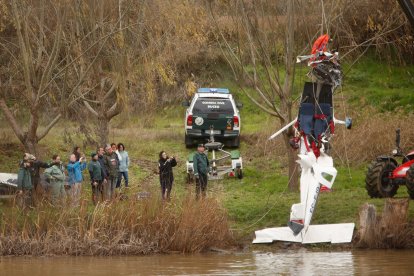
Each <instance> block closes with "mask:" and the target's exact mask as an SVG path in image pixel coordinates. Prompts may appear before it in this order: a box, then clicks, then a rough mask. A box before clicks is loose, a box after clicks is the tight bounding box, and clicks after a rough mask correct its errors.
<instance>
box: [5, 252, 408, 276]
mask: <svg viewBox="0 0 414 276" xmlns="http://www.w3.org/2000/svg"><path fill="white" fill-rule="evenodd" d="M413 253H414V252H413V251H393V250H382V251H380V250H378V251H373V250H366V251H344V252H310V251H307V250H304V249H303V250H295V251H281V252H277V253H240V254H228V255H227V254H226V255H219V254H204V255H202V254H200V255H156V256H124V257H36V258H30V257H10V258H0V275H30V276H38V275H39V276H45V275H54V276H55V275H56V276H57V275H70V276H75V275H76V276H78V275H79V276H80V275H99V276H102V275H251V274H254V275H354V274H355V275H378V274H387V275H389V274H391V273H392V274H396V275H410V274H412V272H413V269H414V254H413Z"/></svg>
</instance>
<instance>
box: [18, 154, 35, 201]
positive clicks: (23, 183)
mask: <svg viewBox="0 0 414 276" xmlns="http://www.w3.org/2000/svg"><path fill="white" fill-rule="evenodd" d="M31 157H34V156H33V155H31V154H28V153H25V154H24V156H23V160H22V161H21V162H20V166H19V172H18V174H17V190H18V195H19V197H18V204H19V205H20V207H22V208H26V207H32V206H33V193H32V191H33V183H32V175H31V171H30V167H31V166H32V163H33V162H32V161H33V158H31ZM31 159H32V160H31Z"/></svg>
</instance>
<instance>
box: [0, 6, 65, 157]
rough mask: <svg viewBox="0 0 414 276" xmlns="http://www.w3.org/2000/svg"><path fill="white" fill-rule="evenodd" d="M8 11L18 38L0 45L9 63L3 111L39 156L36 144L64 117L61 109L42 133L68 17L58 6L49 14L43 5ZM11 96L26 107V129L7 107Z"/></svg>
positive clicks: (3, 87) (3, 81)
mask: <svg viewBox="0 0 414 276" xmlns="http://www.w3.org/2000/svg"><path fill="white" fill-rule="evenodd" d="M41 2H42V1H41ZM42 4H44V3H43V2H42ZM9 8H10V16H11V22H12V23H13V25H14V28H15V30H14V31H15V36H12V38H11V39H8V40H7V39H5V38H4V39H2V42H1V44H0V46H2V48H3V50H4V51H5V52H6V53H7V58H6V60H8V63H7V64H6V66H7V67H8V72H7V73H8V74H6V72H5V71H4V74H3V76H2V79H1V95H0V108H1V110H2V111H3V113H4V115H5V118H6V120H7V122H8V123H9V125H10V126H11V128H12V129H13V131H14V133H15V134H16V136H17V138H18V139H19V140H20V142H21V143H22V144H23V145H24V147H25V150H26V151H28V152H31V153H37V149H36V145H37V143H38V142H39V141H40V140H41V139H43V138H44V137H45V136H46V135H47V134H48V133H49V131H50V130H51V129H52V127H53V126H54V125H55V124H56V123H57V122H58V121H59V119H60V118H61V117H62V115H61V112H60V109H59V106H58V107H57V110H56V112H54V113H55V115H51V116H47V117H48V119H49V122H48V123H47V124H46V127H45V128H43V129H42V130H40V131H39V126H40V123H41V122H40V121H41V117H42V115H44V114H46V113H48V114H50V113H49V110H46V108H45V106H44V103H45V99H46V98H47V97H48V96H49V95H50V94H51V93H53V88H54V87H53V86H54V84H53V82H50V80H51V79H52V75H53V73H54V71H55V70H57V68H58V67H59V52H60V49H61V46H62V39H61V37H62V22H63V21H64V20H65V14H64V13H63V12H62V10H61V9H60V8H59V6H57V5H56V6H53V9H49V10H48V11H46V9H44V5H43V8H40V9H34V8H33V7H31V6H29V5H25V3H24V2H23V1H22V2H21V1H12V2H11V5H10V7H9ZM50 13H51V14H52V15H53V16H52V19H51V17H49V15H50ZM3 65H4V64H3ZM11 94H14V95H13V96H14V97H16V98H17V99H18V100H19V101H20V104H22V105H24V106H25V108H24V110H25V111H27V115H28V117H29V122H28V124H27V125H26V126H25V125H24V124H22V123H20V122H19V121H18V119H17V117H16V116H15V114H14V112H13V111H12V110H11V109H10V107H9V106H8V103H7V98H6V97H7V95H11ZM55 96H56V94H55ZM25 115H26V114H25Z"/></svg>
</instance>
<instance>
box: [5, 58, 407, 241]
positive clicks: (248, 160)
mask: <svg viewBox="0 0 414 276" xmlns="http://www.w3.org/2000/svg"><path fill="white" fill-rule="evenodd" d="M384 68H386V70H384ZM299 80H300V79H298V80H297V82H299ZM213 85H215V86H220V87H228V88H230V89H231V90H232V91H236V94H237V97H238V98H239V100H241V101H242V102H243V103H244V107H243V109H242V111H241V113H242V137H243V138H242V143H241V148H240V150H241V153H242V156H243V165H244V178H243V179H242V180H238V179H235V178H228V179H224V180H220V181H217V182H210V183H209V193H208V196H209V197H216V198H218V199H219V201H220V202H221V204H222V205H223V206H224V207H225V208H226V210H227V213H228V217H229V220H230V226H231V229H233V230H234V233H236V236H237V237H240V239H245V240H248V239H249V238H251V237H252V233H253V232H254V230H257V229H260V228H263V227H270V226H285V225H286V223H287V221H288V218H289V212H290V206H291V205H292V204H293V203H297V202H298V201H299V193H293V192H289V191H288V189H287V183H288V176H287V169H286V162H285V160H286V158H285V156H284V154H283V148H275V147H277V146H278V145H279V147H280V143H277V142H276V143H269V144H268V143H267V142H266V137H268V134H270V133H272V132H274V131H276V130H277V129H278V128H279V123H278V121H277V120H276V119H275V118H272V117H270V116H269V115H267V114H264V113H263V112H261V111H260V110H258V108H256V107H255V106H254V105H253V104H251V103H250V102H249V101H248V100H247V98H246V97H245V96H244V95H242V94H239V93H237V91H238V88H237V85H236V84H235V83H234V82H232V81H230V80H228V79H220V78H219V79H218V80H216V82H215V83H213ZM297 87H298V89H300V87H299V84H298V85H297ZM413 90H414V67H412V66H411V67H392V66H386V65H383V66H382V65H378V64H376V63H375V62H374V61H371V60H367V61H365V62H364V63H361V64H357V65H356V66H355V67H354V68H353V69H352V71H350V73H349V74H348V75H347V76H346V78H345V84H344V88H343V93H344V95H345V99H347V105H348V109H349V112H350V113H353V114H357V116H358V117H359V121H357V122H356V123H357V125H358V123H359V124H361V125H362V123H363V122H366V121H367V120H370V117H369V115H368V116H367V115H366V114H362V113H363V112H362V111H361V110H362V109H364V108H367V106H370V110H375V112H376V113H383V112H388V111H392V112H395V114H397V115H395V114H394V115H392V116H396V117H395V119H396V120H398V116H401V114H406V113H412V111H411V108H412V107H413V106H414V96H413V95H414V94H413V93H412V92H413ZM298 91H299V90H298ZM400 109H403V111H402V112H401V111H398V112H400V113H397V110H400ZM183 114H184V108H183V107H180V106H179V104H177V106H170V107H166V108H164V109H163V110H161V111H159V112H157V114H156V115H154V114H148V115H140V116H135V115H134V116H133V117H130V115H128V114H122V115H121V116H119V117H118V118H116V120H114V122H112V125H111V131H110V141H111V142H112V141H113V142H116V143H118V142H122V143H124V144H125V146H126V150H127V151H128V152H129V155H130V158H131V159H132V160H133V162H132V166H131V168H130V178H131V184H132V187H133V188H132V189H131V191H129V193H135V192H139V191H149V192H151V194H152V196H153V197H159V196H160V195H159V187H158V185H159V184H158V178H157V176H156V174H155V172H156V171H157V163H156V162H157V158H158V153H159V152H160V151H161V150H165V151H167V152H168V153H169V154H170V155H175V156H176V157H177V159H178V166H177V167H176V168H175V184H174V188H173V194H172V196H173V200H175V199H177V198H183V197H184V196H185V195H186V194H187V193H188V192H193V190H194V185H189V184H187V183H186V173H185V160H186V157H187V155H188V154H189V153H190V151H191V150H188V149H186V148H185V146H184V135H183V134H184V132H183V121H184V118H183V117H184V116H183ZM410 118H412V117H410ZM64 124H65V128H66V131H69V133H72V135H71V139H72V142H66V143H65V141H64V139H63V136H64V131H65V128H64ZM374 127H375V126H374ZM356 131H358V128H357V130H356ZM347 135H354V134H352V132H350V134H347ZM383 135H384V137H385V136H387V137H388V138H386V139H385V138H384V141H385V143H388V141H390V140H391V141H392V136H393V134H392V131H390V133H384V134H383ZM390 137H391V138H390ZM0 138H1V139H0V140H1V141H0V153H1V155H2V161H1V162H0V171H2V172H16V171H17V164H18V160H19V158H20V156H21V155H22V153H23V150H22V147H21V146H20V145H19V144H18V143H17V140H16V138H15V137H14V135H13V134H12V133H11V130H10V129H8V128H7V127H6V126H5V125H4V124H3V127H2V128H1V129H0ZM413 138H414V137H405V139H407V140H412V139H413ZM82 139H83V137H82V135H80V134H78V133H77V131H76V125H75V124H73V123H68V122H61V123H60V124H59V125H58V126H57V127H56V128H55V129H54V130H53V131H52V132H51V133H50V134H49V135H48V136H47V137H46V138H45V139H44V140H43V141H42V142H41V143H40V149H41V152H42V154H43V156H51V155H52V154H54V153H58V154H61V156H62V159H63V160H66V159H67V158H66V157H67V156H68V154H69V153H70V150H71V148H72V147H73V145H75V144H78V145H81V144H82ZM366 143H367V145H368V143H370V141H369V140H367V141H366ZM347 146H348V147H352V146H353V145H352V144H348V145H347ZM358 146H359V147H361V149H357V151H358V150H361V151H362V150H364V149H363V147H364V143H361V144H358ZM392 146H393V145H392V144H391V145H385V146H384V147H385V148H386V149H388V148H389V149H392ZM384 147H379V149H378V150H377V151H378V152H371V154H373V155H374V156H375V154H381V153H384V152H379V151H380V150H381V151H382V149H383V148H384ZM82 150H83V151H84V152H85V153H86V155H87V156H88V157H89V153H90V152H91V151H93V150H94V148H92V147H88V148H86V149H82ZM385 153H386V152H385ZM356 158H357V157H356ZM354 159H355V156H354ZM344 160H345V158H343V160H341V161H339V160H338V159H335V163H336V164H337V169H338V177H337V180H336V182H335V184H334V187H333V191H332V192H330V193H322V194H321V195H320V199H319V201H318V207H317V210H316V213H315V215H314V218H313V223H315V224H317V223H339V222H357V217H358V210H359V208H360V206H361V205H362V204H363V203H365V202H369V203H373V204H375V205H376V206H377V207H378V208H379V209H380V208H381V207H382V206H383V204H384V200H383V199H370V198H369V196H368V195H367V193H366V191H365V188H364V185H365V183H364V178H365V172H366V167H367V164H368V160H361V162H357V163H355V162H354V163H353V162H350V163H349V162H346V161H344ZM87 178H88V177H87ZM85 183H87V181H85ZM84 190H85V193H89V192H90V186H89V185H88V184H87V185H84ZM397 197H401V198H402V197H407V193H406V188H405V187H401V188H400V190H399V192H398V194H397ZM90 204H91V203H90ZM0 207H1V208H2V209H0V210H1V211H2V212H7V208H8V207H7V203H6V202H4V201H2V202H1V203H0ZM413 215H414V206H412V205H411V207H410V216H411V217H413Z"/></svg>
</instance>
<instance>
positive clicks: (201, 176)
mask: <svg viewBox="0 0 414 276" xmlns="http://www.w3.org/2000/svg"><path fill="white" fill-rule="evenodd" d="M204 151H205V147H204V145H203V144H199V145H198V147H197V152H196V153H195V154H194V158H193V167H194V176H195V178H196V198H197V199H198V198H199V197H200V193H201V195H202V197H205V196H206V190H207V174H208V168H209V165H210V163H209V161H208V157H207V155H206V154H205V153H204Z"/></svg>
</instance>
